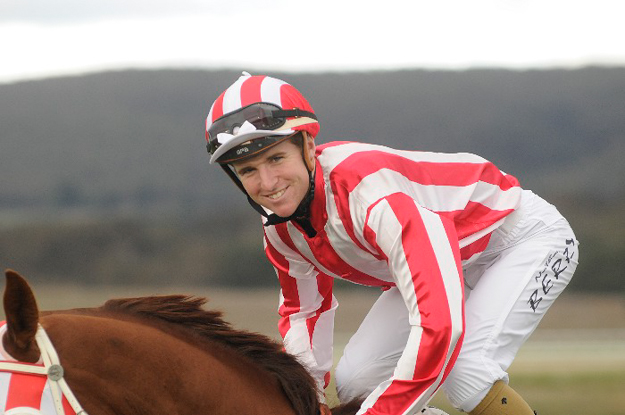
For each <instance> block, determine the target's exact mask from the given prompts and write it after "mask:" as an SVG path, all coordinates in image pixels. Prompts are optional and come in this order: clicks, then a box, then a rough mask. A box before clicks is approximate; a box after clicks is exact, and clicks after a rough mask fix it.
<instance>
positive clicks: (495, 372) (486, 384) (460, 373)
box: [442, 356, 508, 412]
mask: <svg viewBox="0 0 625 415" xmlns="http://www.w3.org/2000/svg"><path fill="white" fill-rule="evenodd" d="M499 380H504V381H505V382H508V374H507V373H506V372H505V371H504V370H503V369H502V368H501V367H500V366H499V364H498V363H497V362H495V361H494V360H491V359H486V358H477V359H472V358H466V357H465V358H462V356H459V358H458V360H456V363H455V365H454V367H453V369H452V370H451V372H450V373H449V376H448V377H447V379H446V380H445V383H443V387H442V388H443V390H444V391H445V394H446V395H447V398H448V399H449V402H451V404H452V405H454V406H455V407H456V408H458V409H460V410H461V411H463V412H470V411H472V410H473V409H474V408H475V407H476V406H477V405H478V404H479V403H480V402H481V401H482V399H484V397H485V396H486V395H487V394H488V391H490V389H491V387H492V386H493V384H494V383H495V382H497V381H499Z"/></svg>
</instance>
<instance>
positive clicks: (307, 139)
mask: <svg viewBox="0 0 625 415" xmlns="http://www.w3.org/2000/svg"><path fill="white" fill-rule="evenodd" d="M302 136H303V137H304V140H303V143H302V151H303V156H304V163H306V168H307V169H308V171H310V172H312V171H314V170H315V149H316V146H315V139H314V138H313V137H312V136H311V135H310V134H308V132H306V131H302Z"/></svg>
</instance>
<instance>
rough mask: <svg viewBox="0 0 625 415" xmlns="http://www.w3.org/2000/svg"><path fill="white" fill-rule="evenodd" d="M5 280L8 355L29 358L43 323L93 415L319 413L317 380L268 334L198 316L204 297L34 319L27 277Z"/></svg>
mask: <svg viewBox="0 0 625 415" xmlns="http://www.w3.org/2000/svg"><path fill="white" fill-rule="evenodd" d="M6 276H7V286H6V289H5V295H4V307H5V313H6V316H7V327H8V328H7V335H5V338H4V339H3V341H4V344H5V348H6V350H7V351H9V352H10V353H12V355H13V356H14V357H17V358H18V359H19V360H22V361H29V362H32V361H34V360H36V359H37V358H38V356H39V351H38V349H37V346H36V344H35V342H34V335H35V331H36V327H37V323H41V325H42V326H43V327H44V328H45V330H46V331H47V332H48V335H49V336H50V338H51V340H52V343H53V344H54V346H55V348H56V350H57V352H58V354H59V356H60V359H61V363H62V365H63V366H64V368H65V376H66V379H67V382H68V384H69V385H70V387H71V389H72V390H73V391H74V393H75V395H76V396H77V398H78V400H79V401H80V403H81V404H82V406H83V407H84V408H85V410H86V411H87V412H88V413H89V414H90V415H113V414H114V415H123V414H128V415H130V414H132V415H141V414H146V415H147V414H150V415H161V414H162V415H165V414H167V415H172V414H181V415H182V414H184V415H187V414H211V415H230V414H232V415H241V414H246V415H255V414H258V415H267V414H284V415H317V414H318V413H319V402H318V401H317V391H316V388H315V383H314V381H313V379H312V378H311V377H310V375H309V374H308V372H307V371H306V370H305V369H304V367H303V366H301V365H300V364H299V363H298V362H297V360H296V359H295V358H294V357H292V356H290V355H288V354H286V353H285V352H283V351H282V348H281V346H280V345H279V344H277V343H276V342H274V341H272V340H271V339H269V338H267V337H265V336H262V335H259V334H255V333H250V332H245V331H239V330H235V329H233V328H232V327H231V326H230V325H229V324H228V323H226V322H225V321H224V320H223V319H222V318H221V313H219V312H216V311H209V310H204V309H203V308H202V306H203V305H204V304H205V302H206V300H204V299H202V298H196V297H189V296H181V295H172V296H158V297H142V298H130V299H116V300H109V301H108V302H106V304H104V305H103V306H102V307H99V308H87V309H73V310H65V311H47V312H43V313H41V314H40V313H39V311H38V309H37V303H36V300H35V297H34V295H33V293H32V290H31V289H30V287H29V285H28V283H27V282H26V280H24V279H23V278H22V277H21V276H20V275H19V274H17V273H16V272H14V271H10V270H9V271H7V272H6ZM357 407H358V405H355V406H354V405H352V407H351V409H349V410H348V411H346V412H345V411H344V410H342V409H339V408H335V409H333V411H334V412H333V413H334V414H335V415H339V414H345V415H347V414H348V413H352V414H353V413H354V412H355V411H356V410H357Z"/></svg>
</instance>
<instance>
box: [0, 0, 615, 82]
mask: <svg viewBox="0 0 625 415" xmlns="http://www.w3.org/2000/svg"><path fill="white" fill-rule="evenodd" d="M624 5H625V1H622V0H497V1H495V0H450V1H443V0H431V1H420V0H412V1H410V0H407V1H398V0H385V1H381V2H370V1H366V0H360V1H353V0H345V1H342V0H316V1H305V2H303V1H292V0H291V1H287V0H269V1H265V2H262V3H261V2H259V1H253V0H204V1H200V0H161V1H159V0H149V1H148V0H2V1H1V2H0V39H2V49H1V50H2V52H1V55H0V56H1V58H0V59H1V61H0V82H12V81H16V80H22V79H32V78H42V77H48V76H55V75H65V74H78V73H83V72H93V71H101V70H109V69H125V68H146V67H147V68H161V67H176V68H178V67H183V68H186V67H192V68H232V69H237V70H239V69H246V70H250V71H252V72H254V71H256V72H258V71H259V70H266V71H272V70H273V71H319V70H332V71H341V70H368V69H394V68H432V69H464V68H470V67H503V68H543V67H580V66H586V65H591V64H595V65H597V64H598V65H618V66H625V41H624V39H625V24H623V16H625V6H624Z"/></svg>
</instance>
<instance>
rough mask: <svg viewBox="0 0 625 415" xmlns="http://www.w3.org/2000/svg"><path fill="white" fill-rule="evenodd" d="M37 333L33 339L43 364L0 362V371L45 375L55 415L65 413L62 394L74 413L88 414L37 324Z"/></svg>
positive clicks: (45, 334) (42, 330) (46, 336)
mask: <svg viewBox="0 0 625 415" xmlns="http://www.w3.org/2000/svg"><path fill="white" fill-rule="evenodd" d="M38 326H39V327H38V328H37V334H35V340H36V342H37V346H38V347H39V351H40V352H41V360H42V361H43V366H40V365H32V364H28V363H23V362H0V371H1V370H6V371H8V372H14V373H25V374H32V375H38V376H47V378H48V380H49V381H50V391H51V392H52V399H53V400H54V407H55V408H56V413H57V415H65V410H64V409H63V396H65V399H67V402H68V403H69V404H70V406H71V407H72V409H73V410H74V412H75V413H76V415H88V414H87V411H85V410H84V409H83V408H82V406H81V405H80V403H78V400H77V399H76V396H75V395H74V393H73V392H72V390H71V389H70V387H69V385H68V384H67V381H65V378H64V373H65V371H64V370H63V366H61V362H60V360H59V356H58V354H57V353H56V350H55V349H54V346H53V345H52V342H51V341H50V338H49V337H48V334H47V333H46V331H45V330H44V329H43V327H41V325H38Z"/></svg>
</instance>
